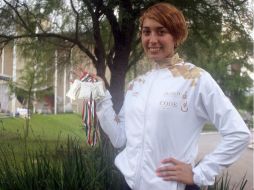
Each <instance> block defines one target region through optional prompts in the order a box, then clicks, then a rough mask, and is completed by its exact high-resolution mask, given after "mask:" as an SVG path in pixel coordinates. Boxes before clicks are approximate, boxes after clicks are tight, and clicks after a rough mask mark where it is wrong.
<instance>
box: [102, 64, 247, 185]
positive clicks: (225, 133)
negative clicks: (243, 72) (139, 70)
mask: <svg viewBox="0 0 254 190" xmlns="http://www.w3.org/2000/svg"><path fill="white" fill-rule="evenodd" d="M106 94H107V95H106V97H104V98H103V99H102V100H100V101H99V102H98V104H97V115H98V118H99V120H100V123H101V126H102V128H103V130H104V131H105V132H106V134H107V135H108V136H109V138H110V140H111V142H112V144H113V145H114V146H115V147H125V148H124V149H123V151H121V152H120V153H119V154H118V155H117V157H116V159H115V164H116V166H117V167H118V168H119V169H120V171H121V172H122V173H123V175H124V176H125V179H126V181H127V183H128V185H129V186H130V187H131V188H132V189H133V190H183V189H184V188H185V185H184V184H181V183H177V182H169V181H163V180H162V179H161V178H159V177H157V176H156V173H155V170H156V169H157V168H158V167H159V166H160V165H161V163H160V161H161V160H162V159H165V158H169V157H174V158H176V159H178V160H180V161H183V162H185V163H191V164H192V165H193V173H194V178H193V179H194V182H195V183H196V184H197V185H199V186H201V185H211V184H213V182H214V180H215V176H216V175H218V174H219V173H220V172H221V171H222V170H223V169H224V168H225V167H228V166H229V165H230V164H232V163H233V162H234V161H236V160H237V159H238V158H239V156H240V153H241V152H242V151H243V150H244V148H245V147H246V146H247V144H248V143H249V139H250V132H249V130H248V128H247V127H246V125H245V123H244V121H243V120H242V118H241V116H240V115H239V113H238V112H237V111H236V109H235V108H234V107H233V105H232V104H231V102H230V100H229V99H228V98H227V97H226V96H225V95H224V93H223V92H222V90H221V89H220V87H219V86H218V85H217V83H216V82H215V81H214V80H213V78H212V77H211V76H210V75H209V74H208V73H207V72H206V71H204V70H202V69H200V68H198V67H196V66H194V65H192V64H190V63H184V62H181V63H177V64H176V65H174V66H172V67H171V68H157V69H154V70H152V71H150V72H148V73H146V74H145V75H143V76H140V77H138V78H137V79H136V80H134V81H132V82H131V83H130V86H129V89H128V91H127V93H126V96H125V101H124V104H123V107H122V109H121V111H120V113H119V114H118V115H116V114H115V112H114V110H113V108H112V101H111V96H110V94H109V93H108V92H107V93H106ZM206 122H211V123H213V124H214V126H215V127H216V128H217V129H218V131H219V133H220V134H221V136H222V140H221V142H220V144H219V145H218V146H217V148H216V149H215V150H214V151H213V152H211V153H210V154H208V155H206V156H205V157H204V158H203V160H202V161H201V162H200V163H199V164H198V165H196V166H194V160H195V158H196V156H197V153H198V139H199V136H200V133H201V131H202V128H203V125H204V123H206Z"/></svg>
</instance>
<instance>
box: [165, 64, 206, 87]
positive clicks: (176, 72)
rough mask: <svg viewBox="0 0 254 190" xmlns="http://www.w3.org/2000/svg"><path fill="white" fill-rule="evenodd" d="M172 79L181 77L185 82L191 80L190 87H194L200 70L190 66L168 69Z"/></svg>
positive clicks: (177, 66)
mask: <svg viewBox="0 0 254 190" xmlns="http://www.w3.org/2000/svg"><path fill="white" fill-rule="evenodd" d="M169 70H170V71H171V73H172V75H173V77H179V76H182V77H183V78H184V79H186V80H191V86H195V85H196V83H197V80H198V79H199V77H200V76H201V72H202V69H201V68H199V67H195V66H194V67H191V66H190V65H175V66H174V67H172V68H169Z"/></svg>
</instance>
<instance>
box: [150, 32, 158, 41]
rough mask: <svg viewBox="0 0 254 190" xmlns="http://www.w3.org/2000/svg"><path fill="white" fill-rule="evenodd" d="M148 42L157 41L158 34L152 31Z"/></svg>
mask: <svg viewBox="0 0 254 190" xmlns="http://www.w3.org/2000/svg"><path fill="white" fill-rule="evenodd" d="M149 41H150V43H156V42H158V36H157V34H156V33H155V32H152V33H151V35H150V39H149Z"/></svg>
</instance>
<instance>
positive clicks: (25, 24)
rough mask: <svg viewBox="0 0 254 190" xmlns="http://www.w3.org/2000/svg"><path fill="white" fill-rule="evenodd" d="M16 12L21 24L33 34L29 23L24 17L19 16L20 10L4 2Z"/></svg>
mask: <svg viewBox="0 0 254 190" xmlns="http://www.w3.org/2000/svg"><path fill="white" fill-rule="evenodd" d="M3 1H4V2H5V3H6V4H7V5H8V6H9V7H10V8H11V9H12V10H13V11H14V12H15V14H16V15H17V16H18V19H19V20H20V21H21V23H22V24H23V26H24V28H25V29H26V30H27V31H28V32H30V33H32V32H33V31H31V30H30V28H29V27H28V25H27V23H26V22H25V21H24V19H23V18H22V16H21V15H20V14H19V12H18V9H17V8H15V7H14V6H13V5H11V4H10V3H9V2H7V1H6V0H3Z"/></svg>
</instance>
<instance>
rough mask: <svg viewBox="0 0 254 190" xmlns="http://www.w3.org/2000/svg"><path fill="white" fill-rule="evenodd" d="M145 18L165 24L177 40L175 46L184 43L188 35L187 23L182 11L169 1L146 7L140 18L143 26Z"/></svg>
mask: <svg viewBox="0 0 254 190" xmlns="http://www.w3.org/2000/svg"><path fill="white" fill-rule="evenodd" d="M145 18H149V19H154V20H155V21H157V22H159V23H160V24H161V25H163V26H164V27H165V28H167V30H168V31H169V33H170V34H171V35H172V36H173V38H174V40H175V43H176V44H175V47H177V46H179V45H180V44H182V43H183V42H184V41H185V39H186V38H187V35H188V30H187V24H186V21H185V19H184V16H183V14H182V12H181V11H179V10H178V9H177V8H176V7H175V6H173V5H171V4H168V3H157V4H155V5H153V6H151V7H149V8H148V9H146V10H145V11H144V12H143V14H142V16H141V17H140V19H139V23H140V27H141V28H142V26H143V22H144V20H145Z"/></svg>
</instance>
